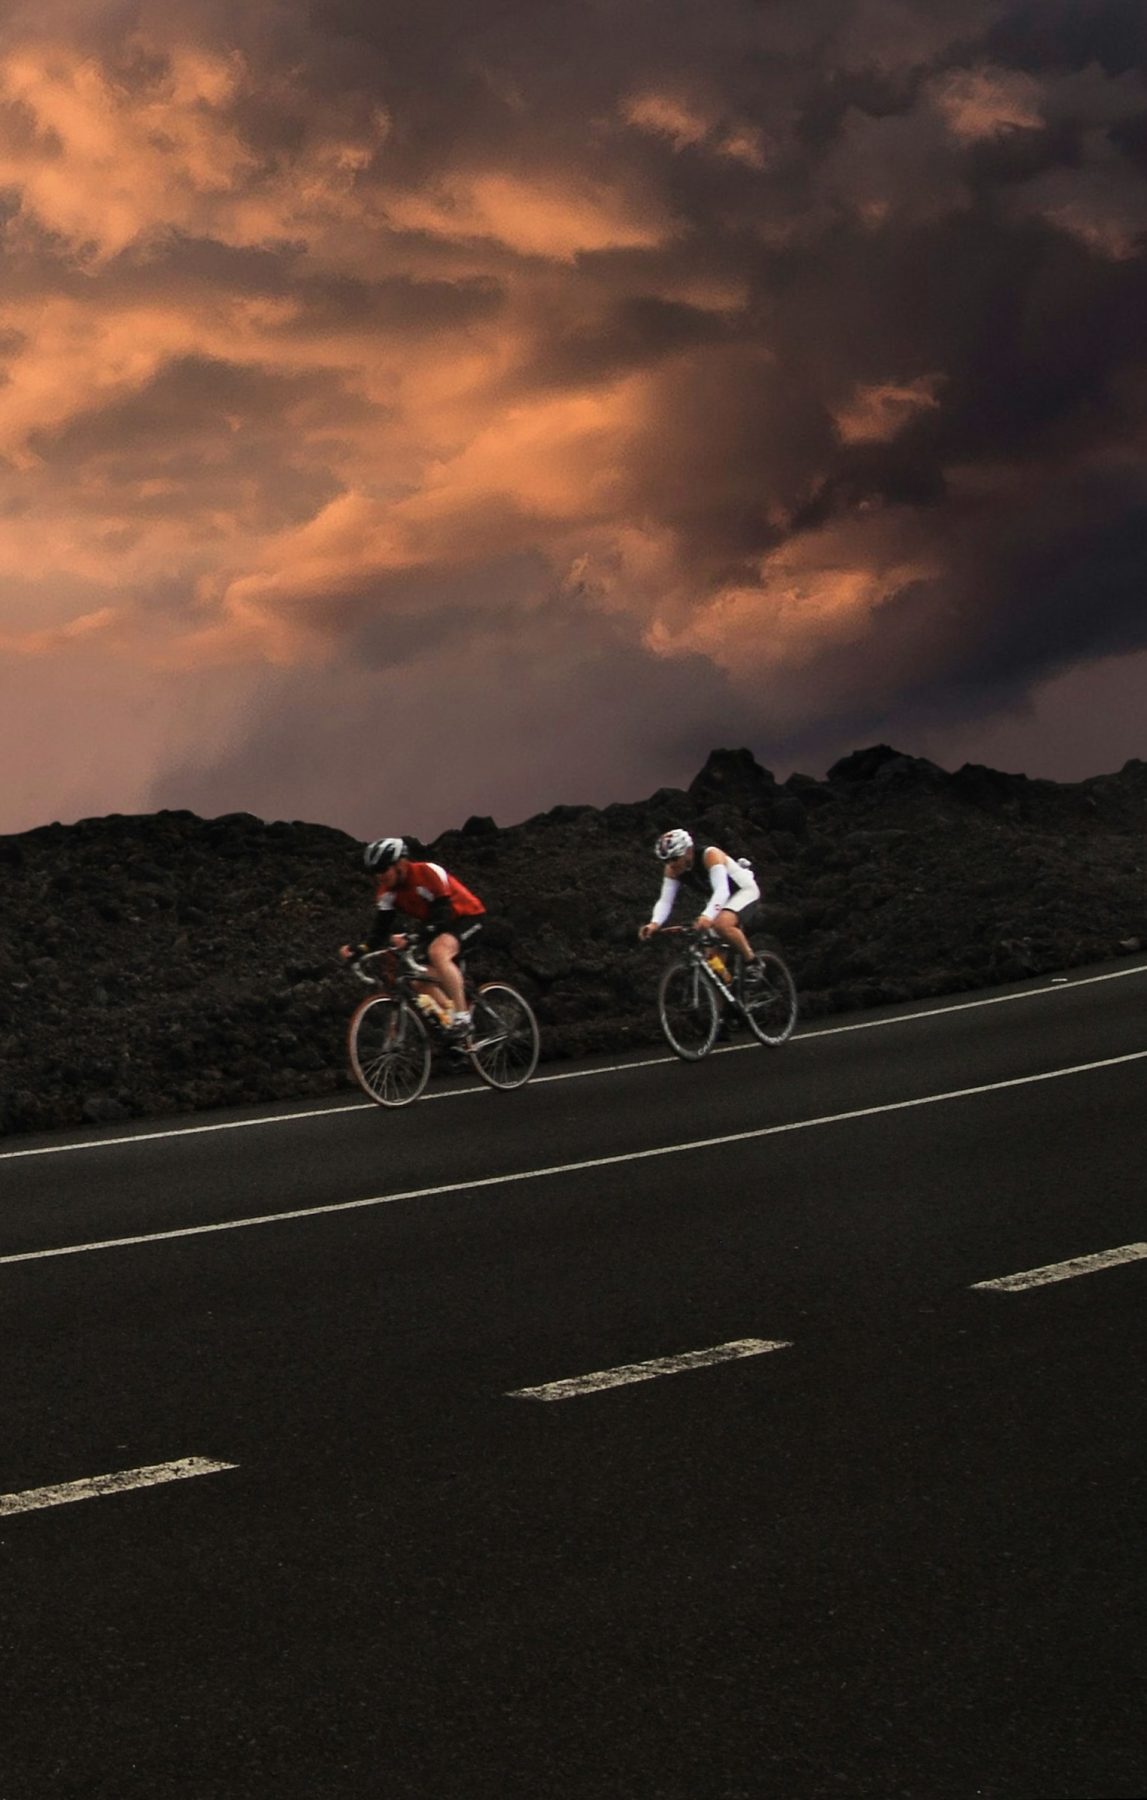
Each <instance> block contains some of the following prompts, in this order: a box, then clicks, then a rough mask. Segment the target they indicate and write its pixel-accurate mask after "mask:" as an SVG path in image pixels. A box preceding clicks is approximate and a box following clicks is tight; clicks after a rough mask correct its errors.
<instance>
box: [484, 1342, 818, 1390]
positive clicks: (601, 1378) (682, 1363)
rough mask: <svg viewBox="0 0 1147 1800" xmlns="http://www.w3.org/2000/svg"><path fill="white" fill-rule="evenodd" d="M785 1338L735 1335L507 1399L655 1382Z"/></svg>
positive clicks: (782, 1345)
mask: <svg viewBox="0 0 1147 1800" xmlns="http://www.w3.org/2000/svg"><path fill="white" fill-rule="evenodd" d="M791 1347H792V1345H791V1340H790V1339H789V1338H776V1339H771V1338H735V1339H733V1341H732V1342H731V1343H728V1344H715V1345H714V1346H713V1348H712V1349H711V1350H686V1351H685V1352H684V1353H683V1355H681V1356H655V1357H652V1358H651V1359H650V1361H649V1362H638V1363H622V1364H621V1365H620V1366H619V1367H618V1368H616V1369H598V1370H597V1372H596V1374H593V1375H571V1376H569V1377H568V1379H567V1380H565V1381H547V1382H546V1383H545V1385H544V1386H543V1387H528V1388H515V1389H514V1390H513V1391H512V1392H511V1393H509V1394H507V1396H506V1398H507V1399H508V1400H572V1399H573V1397H574V1396H575V1394H596V1393H600V1391H601V1389H602V1388H611V1387H626V1386H628V1384H629V1383H630V1382H631V1381H656V1380H657V1378H658V1376H660V1375H682V1374H684V1372H685V1370H686V1369H704V1368H707V1367H708V1366H709V1364H710V1363H723V1362H733V1361H734V1360H735V1359H736V1358H738V1357H741V1356H763V1355H764V1354H765V1352H766V1351H767V1350H788V1349H791Z"/></svg>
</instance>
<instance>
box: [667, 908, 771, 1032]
mask: <svg viewBox="0 0 1147 1800" xmlns="http://www.w3.org/2000/svg"><path fill="white" fill-rule="evenodd" d="M657 936H658V937H659V938H662V937H666V936H675V937H679V938H681V939H682V940H683V954H682V955H680V956H679V957H677V958H676V960H675V961H673V962H671V963H670V964H669V966H668V968H667V969H666V970H665V972H664V974H663V975H662V977H661V981H660V983H659V984H658V988H657V1011H658V1016H659V1017H660V1020H661V1029H662V1031H663V1032H664V1033H665V1036H666V1039H667V1040H668V1043H669V1048H670V1049H671V1050H673V1051H674V1052H675V1053H676V1054H677V1055H678V1056H680V1057H683V1058H684V1060H685V1061H686V1062H699V1061H700V1059H701V1058H702V1057H703V1056H708V1054H709V1052H710V1050H711V1049H712V1048H713V1045H714V1043H715V1042H716V1039H717V1031H718V1028H719V1026H720V1023H721V1014H722V1011H723V1012H724V1014H725V1017H726V1019H732V1018H739V1019H741V1020H743V1021H744V1023H745V1024H746V1025H747V1026H748V1028H749V1030H750V1031H751V1032H752V1034H753V1036H754V1037H755V1038H756V1040H757V1042H758V1043H760V1044H768V1045H770V1046H773V1045H777V1044H783V1043H784V1042H785V1039H786V1038H789V1037H791V1036H792V1033H793V1028H794V1026H795V1025H796V1022H797V990H796V984H795V982H794V981H793V978H792V975H791V973H790V971H789V968H788V965H787V964H786V962H785V960H784V958H783V957H782V956H780V955H778V953H777V952H776V951H775V950H768V949H765V948H763V947H762V946H761V945H759V944H758V945H754V949H755V951H756V963H755V964H754V965H750V966H746V964H745V963H744V962H743V961H742V959H741V958H740V957H739V956H735V955H734V954H733V952H732V951H731V950H730V949H729V947H728V945H727V944H726V943H725V942H724V940H723V939H722V938H720V937H718V935H717V933H716V932H715V931H706V930H701V929H699V928H698V927H696V926H692V925H667V926H663V927H662V929H661V930H660V931H659V932H658V933H657ZM730 963H732V965H733V966H732V968H730V967H729V964H730ZM754 969H755V970H756V972H755V973H754Z"/></svg>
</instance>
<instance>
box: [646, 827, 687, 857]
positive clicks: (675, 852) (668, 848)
mask: <svg viewBox="0 0 1147 1800" xmlns="http://www.w3.org/2000/svg"><path fill="white" fill-rule="evenodd" d="M692 848H693V839H692V838H691V837H690V836H689V833H688V832H687V831H682V830H681V829H680V827H677V828H675V829H674V830H673V831H663V832H662V833H661V836H660V837H659V838H658V840H657V843H656V844H655V845H654V849H655V852H656V855H657V860H658V862H675V861H676V859H677V858H678V857H679V856H684V854H685V852H686V850H692Z"/></svg>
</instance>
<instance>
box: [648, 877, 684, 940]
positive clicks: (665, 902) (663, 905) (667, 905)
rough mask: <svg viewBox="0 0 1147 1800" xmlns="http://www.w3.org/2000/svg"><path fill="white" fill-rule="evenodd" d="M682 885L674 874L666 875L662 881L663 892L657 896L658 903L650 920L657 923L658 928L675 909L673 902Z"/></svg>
mask: <svg viewBox="0 0 1147 1800" xmlns="http://www.w3.org/2000/svg"><path fill="white" fill-rule="evenodd" d="M680 886H681V883H680V882H679V881H677V880H675V879H674V877H673V876H672V875H666V876H665V877H664V879H663V881H662V883H661V892H660V893H659V894H658V896H657V904H656V906H655V907H654V908H653V913H652V916H651V917H650V920H649V923H650V924H651V925H656V926H657V927H658V929H660V927H661V926H662V925H664V923H665V921H666V919H668V917H669V915H670V913H671V912H672V911H673V902H674V901H675V900H676V898H677V890H678V888H679V887H680Z"/></svg>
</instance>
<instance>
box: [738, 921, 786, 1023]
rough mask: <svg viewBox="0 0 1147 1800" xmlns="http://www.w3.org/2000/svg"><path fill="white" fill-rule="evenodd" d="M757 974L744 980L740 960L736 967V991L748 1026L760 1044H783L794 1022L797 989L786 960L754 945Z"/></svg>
mask: <svg viewBox="0 0 1147 1800" xmlns="http://www.w3.org/2000/svg"><path fill="white" fill-rule="evenodd" d="M754 948H755V949H756V952H757V963H758V964H759V965H760V974H759V976H758V977H757V978H756V980H755V981H753V982H750V981H749V980H748V975H749V970H748V969H746V967H745V966H744V964H742V965H741V968H740V969H739V970H738V980H737V985H738V992H739V997H740V1000H741V1004H742V1006H743V1007H744V1009H745V1018H746V1019H747V1021H748V1025H749V1030H750V1031H751V1032H752V1034H753V1036H754V1037H755V1038H756V1040H757V1042H758V1043H760V1044H769V1045H771V1046H775V1045H777V1044H783V1043H784V1041H785V1039H786V1038H790V1037H791V1036H792V1034H793V1028H794V1027H795V1025H796V1022H797V989H796V983H795V981H794V980H793V978H792V974H791V972H790V970H789V967H788V964H787V963H786V962H785V960H784V957H783V956H778V954H777V952H776V951H775V950H766V949H765V948H764V947H763V946H762V945H759V944H758V945H755V946H754Z"/></svg>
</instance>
